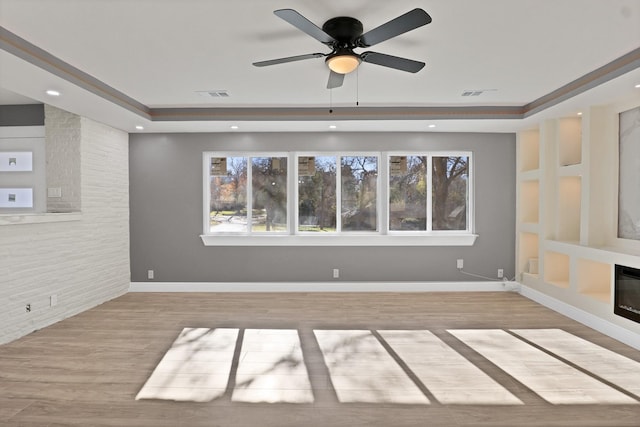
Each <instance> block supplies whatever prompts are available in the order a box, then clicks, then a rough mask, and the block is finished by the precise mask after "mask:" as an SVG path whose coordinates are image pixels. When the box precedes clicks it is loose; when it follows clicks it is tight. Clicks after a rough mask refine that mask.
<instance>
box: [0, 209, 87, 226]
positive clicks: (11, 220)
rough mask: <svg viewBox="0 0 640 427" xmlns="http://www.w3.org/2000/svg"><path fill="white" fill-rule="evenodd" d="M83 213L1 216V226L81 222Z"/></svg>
mask: <svg viewBox="0 0 640 427" xmlns="http://www.w3.org/2000/svg"><path fill="white" fill-rule="evenodd" d="M81 219H82V212H64V213H63V212H60V213H58V212H56V213H53V212H47V213H14V214H0V226H2V225H21V224H42V223H48V222H67V221H80V220H81Z"/></svg>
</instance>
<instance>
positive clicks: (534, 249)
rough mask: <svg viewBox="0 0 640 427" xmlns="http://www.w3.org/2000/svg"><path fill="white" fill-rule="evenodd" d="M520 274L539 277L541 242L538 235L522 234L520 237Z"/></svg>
mask: <svg viewBox="0 0 640 427" xmlns="http://www.w3.org/2000/svg"><path fill="white" fill-rule="evenodd" d="M518 240H519V243H520V247H519V250H518V253H519V257H518V269H517V271H518V273H520V274H523V273H524V274H528V275H532V276H535V277H536V278H537V277H538V256H539V255H538V254H539V241H538V234H537V233H529V232H522V233H520V235H519V239H518Z"/></svg>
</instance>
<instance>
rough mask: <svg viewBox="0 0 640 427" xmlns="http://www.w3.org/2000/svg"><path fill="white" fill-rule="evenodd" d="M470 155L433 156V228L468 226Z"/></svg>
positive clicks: (455, 228)
mask: <svg viewBox="0 0 640 427" xmlns="http://www.w3.org/2000/svg"><path fill="white" fill-rule="evenodd" d="M468 193H469V158H468V157H466V156H448V157H436V156H434V157H433V198H432V203H433V222H432V227H433V230H466V229H467V203H468Z"/></svg>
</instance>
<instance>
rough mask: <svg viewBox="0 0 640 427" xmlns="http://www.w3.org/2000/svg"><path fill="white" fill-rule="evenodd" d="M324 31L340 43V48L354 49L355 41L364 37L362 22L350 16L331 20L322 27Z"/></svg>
mask: <svg viewBox="0 0 640 427" xmlns="http://www.w3.org/2000/svg"><path fill="white" fill-rule="evenodd" d="M322 31H324V32H325V33H327V34H329V35H330V36H331V37H333V38H334V39H336V40H337V41H338V42H339V46H334V47H350V48H353V47H355V46H354V42H355V40H356V39H357V38H358V37H360V36H361V35H362V32H363V27H362V22H360V21H358V20H357V19H355V18H351V17H348V16H338V17H337V18H331V19H329V20H328V21H327V22H325V23H324V25H322Z"/></svg>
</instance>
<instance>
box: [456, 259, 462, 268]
mask: <svg viewBox="0 0 640 427" xmlns="http://www.w3.org/2000/svg"><path fill="white" fill-rule="evenodd" d="M456 268H457V269H458V270H462V269H463V268H464V260H463V259H459V260H458V261H456Z"/></svg>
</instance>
